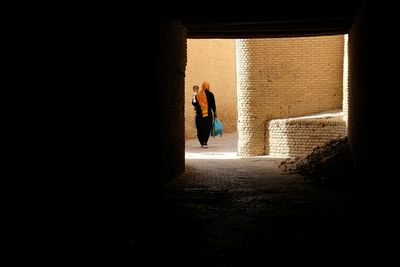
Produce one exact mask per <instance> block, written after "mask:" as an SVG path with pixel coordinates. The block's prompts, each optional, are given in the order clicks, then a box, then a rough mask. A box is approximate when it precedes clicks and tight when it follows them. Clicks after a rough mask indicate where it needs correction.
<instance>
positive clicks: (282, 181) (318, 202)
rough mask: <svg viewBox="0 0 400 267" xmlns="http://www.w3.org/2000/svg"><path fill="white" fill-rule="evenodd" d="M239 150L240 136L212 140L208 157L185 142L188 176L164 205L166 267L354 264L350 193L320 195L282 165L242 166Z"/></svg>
mask: <svg viewBox="0 0 400 267" xmlns="http://www.w3.org/2000/svg"><path fill="white" fill-rule="evenodd" d="M236 143H237V134H236V133H232V134H224V135H223V136H222V137H215V138H212V137H210V141H209V148H207V149H205V148H201V147H200V145H199V144H198V142H197V140H196V139H191V140H186V168H185V172H184V173H183V175H181V176H180V177H178V178H176V179H175V180H173V181H171V182H170V183H169V184H167V186H166V187H165V191H164V197H163V201H162V203H163V204H162V208H163V219H162V220H163V225H164V227H165V229H163V234H162V235H164V236H163V237H162V238H160V240H161V242H160V243H159V246H160V247H162V249H161V250H162V251H164V254H165V255H164V256H163V257H164V260H165V262H168V263H171V264H175V266H306V265H308V266H310V265H313V266H335V265H337V264H341V265H343V264H345V263H344V262H342V260H344V259H346V262H347V263H350V262H351V260H352V259H354V260H356V252H355V247H356V246H357V245H356V243H355V242H356V240H357V237H356V236H357V231H356V220H355V218H356V216H355V212H354V207H353V200H354V198H355V194H354V192H353V191H352V190H349V189H335V190H327V189H319V188H316V187H314V186H312V185H310V184H308V183H307V181H305V179H304V177H302V176H300V175H297V174H291V173H288V172H284V171H283V170H281V169H280V168H279V164H280V162H281V160H283V159H273V158H269V157H266V156H261V157H248V158H240V157H238V156H237V154H236ZM304 264H306V265H304ZM345 265H346V264H345Z"/></svg>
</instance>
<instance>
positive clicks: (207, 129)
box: [192, 82, 217, 148]
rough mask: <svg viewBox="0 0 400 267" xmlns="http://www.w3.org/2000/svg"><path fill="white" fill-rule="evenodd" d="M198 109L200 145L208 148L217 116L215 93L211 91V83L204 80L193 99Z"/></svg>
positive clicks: (197, 121)
mask: <svg viewBox="0 0 400 267" xmlns="http://www.w3.org/2000/svg"><path fill="white" fill-rule="evenodd" d="M192 105H193V106H194V107H195V109H196V127H197V139H199V142H200V145H201V146H202V147H204V148H207V147H208V146H207V142H208V138H209V137H210V133H211V128H212V124H213V121H214V118H216V117H217V108H216V105H215V98H214V94H213V93H211V92H210V84H209V83H208V82H203V84H202V85H201V91H200V92H199V93H198V94H197V95H196V96H195V98H194V99H193V100H192Z"/></svg>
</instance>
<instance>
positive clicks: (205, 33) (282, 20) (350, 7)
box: [172, 0, 361, 38]
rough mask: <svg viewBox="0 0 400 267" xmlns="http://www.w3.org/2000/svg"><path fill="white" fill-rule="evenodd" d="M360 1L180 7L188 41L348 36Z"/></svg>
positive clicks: (249, 2)
mask: <svg viewBox="0 0 400 267" xmlns="http://www.w3.org/2000/svg"><path fill="white" fill-rule="evenodd" d="M360 4H361V1H332V0H330V1H287V0H286V1H284V0H283V1H278V0H276V1H255V0H247V1H242V2H230V3H221V2H212V4H211V3H210V4H209V5H207V3H205V2H201V5H200V8H199V7H198V6H197V7H196V6H193V7H180V8H177V9H174V10H173V11H172V14H173V15H174V16H177V17H179V18H180V19H181V20H182V22H183V24H184V25H185V26H186V28H187V31H188V38H250V37H251V38H255V37H284V36H288V37H289V36H315V35H329V34H344V33H348V32H349V30H350V28H351V25H352V23H353V20H354V18H355V16H356V14H357V10H358V8H359V7H360Z"/></svg>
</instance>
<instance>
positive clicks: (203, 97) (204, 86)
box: [197, 82, 210, 117]
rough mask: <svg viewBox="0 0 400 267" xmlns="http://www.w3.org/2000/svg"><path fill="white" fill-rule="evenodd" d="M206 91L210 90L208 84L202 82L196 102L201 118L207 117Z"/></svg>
mask: <svg viewBox="0 0 400 267" xmlns="http://www.w3.org/2000/svg"><path fill="white" fill-rule="evenodd" d="M207 90H210V84H209V83H208V82H203V84H202V85H201V91H200V92H199V93H198V94H197V101H199V104H200V108H201V112H202V114H203V117H207V116H208V101H207V95H206V91H207Z"/></svg>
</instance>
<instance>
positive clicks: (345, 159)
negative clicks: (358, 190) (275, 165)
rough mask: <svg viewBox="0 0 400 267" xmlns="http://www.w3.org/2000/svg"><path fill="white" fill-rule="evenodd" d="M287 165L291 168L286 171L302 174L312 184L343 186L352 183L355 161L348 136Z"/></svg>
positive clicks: (332, 141)
mask: <svg viewBox="0 0 400 267" xmlns="http://www.w3.org/2000/svg"><path fill="white" fill-rule="evenodd" d="M287 163H289V164H290V165H291V168H284V169H289V170H292V172H296V173H300V174H302V175H304V176H305V177H306V179H307V180H309V181H310V182H312V183H314V184H316V185H321V186H329V187H331V186H343V185H346V184H349V183H351V178H352V176H353V175H352V174H353V161H352V157H351V153H350V146H349V142H348V138H347V136H346V137H343V138H338V139H334V140H331V141H330V142H328V143H326V144H325V145H324V146H321V147H316V148H314V150H313V151H312V152H311V153H310V154H308V155H307V156H306V157H305V158H302V159H297V160H296V163H294V162H286V164H287ZM294 165H295V168H293V166H294Z"/></svg>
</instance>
